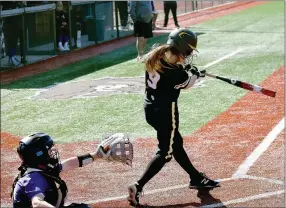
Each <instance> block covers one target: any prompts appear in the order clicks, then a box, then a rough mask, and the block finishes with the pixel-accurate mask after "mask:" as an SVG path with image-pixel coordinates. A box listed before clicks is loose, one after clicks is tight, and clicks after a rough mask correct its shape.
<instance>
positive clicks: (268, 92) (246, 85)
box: [205, 73, 276, 97]
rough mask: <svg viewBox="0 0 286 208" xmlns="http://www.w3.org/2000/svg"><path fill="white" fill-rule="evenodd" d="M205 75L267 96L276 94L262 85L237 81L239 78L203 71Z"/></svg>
mask: <svg viewBox="0 0 286 208" xmlns="http://www.w3.org/2000/svg"><path fill="white" fill-rule="evenodd" d="M205 75H206V76H208V77H212V78H215V79H219V80H222V81H224V82H227V83H229V84H232V85H235V86H236V87H240V88H243V89H246V90H250V91H253V92H258V93H261V94H264V95H267V96H270V97H275V95H276V92H275V91H272V90H268V89H265V88H263V87H260V86H257V85H253V84H249V83H246V82H242V81H239V80H236V79H229V78H226V77H222V76H217V75H213V74H210V73H205Z"/></svg>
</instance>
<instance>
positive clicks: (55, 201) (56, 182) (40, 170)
mask: <svg viewBox="0 0 286 208" xmlns="http://www.w3.org/2000/svg"><path fill="white" fill-rule="evenodd" d="M17 153H18V155H19V157H20V159H21V160H22V164H21V166H20V167H19V168H18V169H19V171H20V173H19V174H18V176H17V177H16V178H15V180H14V183H13V186H12V192H11V197H12V201H13V207H15V208H17V207H41V208H45V207H63V206H64V202H65V198H66V196H67V192H68V188H67V186H66V183H65V182H64V181H63V180H62V179H61V178H60V173H61V172H66V171H70V170H72V169H75V168H77V167H83V166H86V165H88V164H90V163H92V162H94V161H95V160H98V159H105V160H107V161H115V162H122V163H125V164H128V165H131V164H132V159H133V147H132V144H131V143H130V141H129V138H128V137H127V136H126V135H124V134H122V133H117V134H113V135H111V136H109V137H107V138H106V139H105V140H103V141H102V142H101V143H100V144H99V145H98V147H97V149H96V151H95V152H92V153H88V154H84V155H80V156H75V157H71V158H68V159H66V160H63V161H60V157H59V152H58V151H57V149H56V148H55V147H54V141H53V139H52V138H51V137H50V136H49V135H47V134H45V133H35V134H31V135H29V136H27V137H24V138H23V139H22V140H21V141H20V142H19V146H18V147H17ZM126 153H127V154H126ZM67 207H76V208H90V206H89V205H87V204H83V203H82V204H76V203H73V204H71V205H69V206H67Z"/></svg>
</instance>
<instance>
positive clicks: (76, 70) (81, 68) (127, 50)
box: [1, 33, 203, 89]
mask: <svg viewBox="0 0 286 208" xmlns="http://www.w3.org/2000/svg"><path fill="white" fill-rule="evenodd" d="M201 34H203V33H198V35H201ZM167 37H168V34H167V35H161V36H158V37H154V38H152V39H149V40H148V42H147V46H146V51H148V50H150V49H151V47H152V45H153V44H155V43H159V44H164V43H166V40H167ZM136 56H137V51H136V46H135V43H134V44H131V45H128V46H125V47H122V48H120V49H116V50H113V51H111V52H108V53H105V54H100V55H97V56H95V57H93V58H89V59H86V60H82V61H78V62H75V63H73V64H70V65H68V66H64V67H61V68H59V69H55V70H52V71H49V72H44V73H41V74H38V75H34V76H30V77H27V78H22V79H20V80H17V81H14V82H12V83H10V84H6V85H1V89H25V88H45V87H48V86H51V85H54V84H55V83H63V82H67V81H70V80H73V79H76V78H78V77H81V76H85V75H88V74H91V73H94V72H96V71H100V70H103V69H105V68H108V67H111V66H114V65H118V64H121V63H123V62H126V61H130V60H132V59H135V58H136ZM134 67H136V65H135V66H134Z"/></svg>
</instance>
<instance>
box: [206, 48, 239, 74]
mask: <svg viewBox="0 0 286 208" xmlns="http://www.w3.org/2000/svg"><path fill="white" fill-rule="evenodd" d="M243 50H244V49H243V48H240V49H238V50H236V51H234V52H232V53H230V54H227V55H225V56H223V57H221V58H219V59H217V60H215V61H213V62H211V63H208V64H206V65H204V66H203V69H207V68H209V67H211V66H213V65H215V64H217V63H219V62H221V61H223V60H225V59H227V58H230V57H231V56H234V55H235V54H237V53H239V52H241V51H243Z"/></svg>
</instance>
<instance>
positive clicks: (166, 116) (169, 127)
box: [138, 102, 198, 188]
mask: <svg viewBox="0 0 286 208" xmlns="http://www.w3.org/2000/svg"><path fill="white" fill-rule="evenodd" d="M144 110H145V117H146V121H147V123H148V124H150V125H151V126H152V127H153V128H154V129H155V130H156V131H157V139H158V142H159V143H158V149H159V150H158V151H157V153H156V155H155V157H153V159H152V160H151V161H150V162H149V164H148V166H147V168H146V170H145V172H144V173H143V175H142V176H141V178H140V179H139V180H138V183H139V186H140V187H142V188H143V186H144V185H145V184H146V183H147V182H148V181H149V180H150V179H151V178H153V177H154V176H155V175H156V174H157V173H158V172H159V171H160V170H161V169H162V168H163V167H164V165H165V164H166V163H167V162H169V161H171V159H172V157H174V158H175V160H176V161H177V162H178V163H179V165H180V166H181V167H182V168H183V169H184V170H185V171H186V172H187V173H188V174H189V176H190V177H191V176H192V175H196V174H198V171H197V170H196V169H195V168H194V166H193V165H192V163H191V161H190V159H189V157H188V155H187V153H186V151H185V149H184V147H183V138H182V136H181V134H180V132H179V130H178V129H179V112H178V106H177V103H176V102H172V103H170V104H169V105H167V106H166V107H163V108H162V107H158V106H156V105H154V104H146V105H145V107H144Z"/></svg>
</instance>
